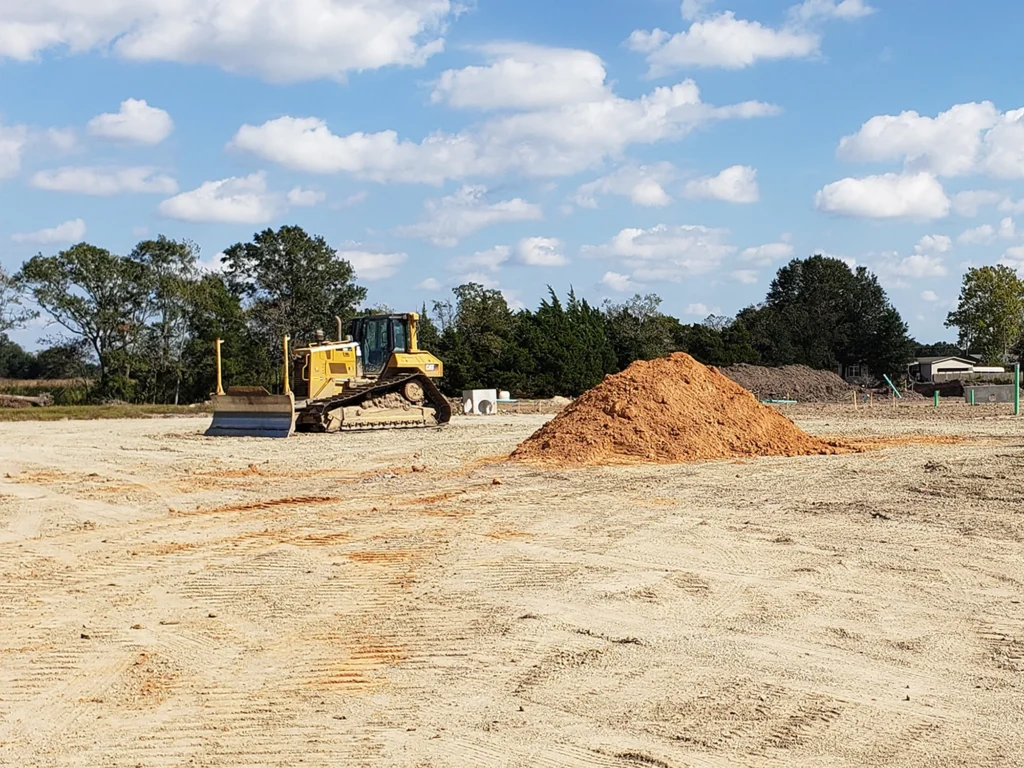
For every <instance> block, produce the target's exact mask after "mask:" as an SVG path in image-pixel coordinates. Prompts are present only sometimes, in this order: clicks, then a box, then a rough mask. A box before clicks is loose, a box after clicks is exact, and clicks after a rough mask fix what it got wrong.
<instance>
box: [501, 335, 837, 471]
mask: <svg viewBox="0 0 1024 768" xmlns="http://www.w3.org/2000/svg"><path fill="white" fill-rule="evenodd" d="M841 451H842V449H841V448H839V447H838V446H836V445H834V444H830V443H826V442H823V441H821V440H818V439H816V438H813V437H811V436H810V435H808V434H807V433H806V432H804V431H803V430H801V429H800V428H799V427H797V426H796V425H795V424H794V423H793V422H792V421H790V420H789V419H787V418H786V417H785V416H783V415H782V414H781V413H779V412H778V411H777V410H775V409H774V408H772V407H770V406H767V405H763V404H761V403H760V402H758V400H757V399H756V398H755V397H754V396H753V395H752V394H751V393H750V392H749V391H747V390H746V389H744V388H743V387H741V386H740V385H739V384H737V383H735V382H734V381H732V380H731V379H729V378H727V377H726V376H724V375H723V374H722V373H720V372H719V370H718V369H717V368H709V367H708V366H705V365H701V364H700V363H698V362H697V361H696V360H694V359H693V358H692V357H690V356H689V355H687V354H685V353H682V352H679V353H676V354H674V355H672V356H670V357H667V358H662V359H660V360H649V361H637V362H635V363H633V364H632V365H631V366H629V368H627V369H626V370H624V371H622V372H621V373H617V374H615V375H612V376H607V377H606V378H605V380H604V381H603V382H601V383H600V384H598V385H597V386H596V387H594V388H593V389H591V390H589V391H588V392H585V393H584V394H583V395H582V396H581V397H580V398H579V399H578V400H576V401H575V402H574V403H573V404H572V405H570V406H568V407H567V408H566V409H565V410H563V411H562V412H561V413H560V414H558V415H557V416H555V418H553V419H552V420H551V421H549V422H548V423H547V424H545V425H544V426H543V427H541V428H540V429H539V430H537V432H535V433H534V434H533V435H532V436H530V437H529V438H527V439H526V440H525V441H523V443H522V444H521V445H520V446H519V447H518V448H516V450H515V451H514V452H513V453H512V457H511V458H512V459H514V460H518V461H524V462H529V463H542V464H550V465H557V466H575V465H596V464H621V463H638V462H654V463H666V464H675V463H680V462H685V461H703V460H709V459H729V458H737V457H750V456H807V455H814V454H834V453H839V452H841Z"/></svg>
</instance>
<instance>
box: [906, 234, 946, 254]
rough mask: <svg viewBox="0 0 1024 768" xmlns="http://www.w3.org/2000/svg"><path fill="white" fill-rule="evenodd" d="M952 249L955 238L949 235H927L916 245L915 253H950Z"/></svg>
mask: <svg viewBox="0 0 1024 768" xmlns="http://www.w3.org/2000/svg"><path fill="white" fill-rule="evenodd" d="M951 250H953V240H952V238H950V237H949V236H948V235H925V236H924V237H922V238H921V239H920V240H919V241H918V243H917V245H915V246H914V253H949V252H950V251H951Z"/></svg>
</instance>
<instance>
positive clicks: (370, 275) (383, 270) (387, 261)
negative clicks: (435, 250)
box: [338, 250, 409, 281]
mask: <svg viewBox="0 0 1024 768" xmlns="http://www.w3.org/2000/svg"><path fill="white" fill-rule="evenodd" d="M338 256H340V257H341V258H343V259H345V260H346V261H348V262H349V263H350V264H351V265H352V268H353V269H354V270H355V273H356V276H357V277H358V278H359V279H360V280H367V281H374V280H386V279H387V278H389V277H394V275H396V274H398V270H399V268H400V267H401V266H402V265H403V264H404V263H405V262H406V261H407V260H408V258H409V256H408V255H407V254H404V253H371V252H369V251H359V250H345V251H342V250H339V251H338Z"/></svg>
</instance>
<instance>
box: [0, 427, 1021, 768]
mask: <svg viewBox="0 0 1024 768" xmlns="http://www.w3.org/2000/svg"><path fill="white" fill-rule="evenodd" d="M1004 413H1005V408H1004V409H1002V410H999V411H997V410H992V411H991V412H985V411H982V410H980V409H979V410H975V411H970V412H967V411H966V410H964V409H961V410H959V411H958V410H955V409H954V410H951V411H949V413H948V415H940V416H936V415H935V414H934V413H933V412H930V411H926V410H924V409H920V410H917V411H913V410H908V411H906V412H900V413H892V412H889V413H882V412H881V411H876V412H875V413H874V414H867V413H863V412H861V413H858V414H852V413H851V412H850V410H849V409H843V408H839V407H835V408H831V409H829V408H824V409H807V410H804V411H795V412H794V414H795V417H796V418H797V420H798V422H799V423H800V424H801V425H802V426H804V427H805V428H807V429H809V430H810V431H812V432H815V433H818V434H828V435H843V434H846V435H856V436H857V437H859V438H861V439H864V438H870V437H871V436H873V435H883V436H885V441H887V442H881V443H880V442H878V441H875V442H874V443H873V444H872V446H871V447H872V450H869V451H867V452H864V453H859V454H852V455H844V456H837V457H809V458H799V459H761V460H756V461H742V462H729V461H726V462H716V463H708V464H693V465H679V466H670V467H664V466H653V467H652V466H637V467H617V468H614V469H596V470H584V471H569V470H566V471H550V470H545V471H541V470H537V469H533V468H530V467H525V466H519V465H510V464H507V463H502V462H500V461H495V460H494V459H493V457H495V456H500V455H503V454H507V453H508V452H509V451H510V450H511V449H512V448H513V447H514V446H515V445H516V444H517V442H518V441H520V440H521V439H522V438H524V437H525V436H526V435H528V434H529V433H530V432H532V431H533V430H534V429H536V428H537V427H538V426H539V425H540V424H541V423H542V422H543V420H544V419H545V418H546V417H542V416H515V417H506V416H501V417H495V418H491V419H478V420H472V419H464V418H463V419H456V420H455V421H454V422H453V424H452V425H450V427H449V428H448V429H446V430H444V431H443V432H441V433H439V434H435V433H433V432H420V431H411V432H404V433H388V434H363V435H342V436H336V435H303V436H296V437H295V438H293V439H290V440H287V441H270V442H268V441H259V440H252V439H236V440H230V439H207V438H204V437H202V436H201V430H202V429H203V428H204V427H205V425H206V420H205V419H167V420H153V421H142V422H138V421H136V422H127V421H123V422H121V421H119V422H88V423H85V422H79V423H75V422H65V423H54V424H10V425H3V426H2V427H0V571H2V573H0V765H11V766H19V767H26V768H27V767H28V766H72V765H73V766H146V768H149V767H150V766H181V765H194V766H257V765H259V766H295V765H300V764H303V765H315V766H338V765H365V766H609V767H612V766H624V767H628V766H634V767H637V766H638V767H640V768H644V767H647V766H672V767H673V768H676V767H678V766H691V765H692V766H731V765H750V766H755V765H756V766H765V765H767V766H773V765H775V766H822V765H831V766H865V765H882V766H936V765H943V766H953V765H963V766H1012V765H1021V764H1024V740H1022V739H1021V738H1020V733H1021V732H1022V731H1024V603H1022V601H1024V513H1022V509H1024V507H1022V500H1024V498H1022V497H1024V492H1022V490H1021V469H1022V467H1024V438H1022V430H1024V423H1022V422H1015V421H1014V420H1013V419H1011V418H1007V417H1005V416H1003V415H999V414H1004ZM922 435H924V437H922ZM957 436H964V437H963V438H960V437H957ZM886 446H888V447H886Z"/></svg>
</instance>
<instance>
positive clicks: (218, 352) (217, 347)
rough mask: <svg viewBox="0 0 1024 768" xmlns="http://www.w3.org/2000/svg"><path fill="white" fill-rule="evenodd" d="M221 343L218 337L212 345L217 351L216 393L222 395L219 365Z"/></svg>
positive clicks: (222, 388) (222, 387)
mask: <svg viewBox="0 0 1024 768" xmlns="http://www.w3.org/2000/svg"><path fill="white" fill-rule="evenodd" d="M223 343H224V342H223V341H221V340H220V339H217V341H216V342H215V343H214V345H213V346H214V349H215V350H216V353H217V394H218V395H223V394H224V382H223V381H222V380H221V366H220V345H221V344H223Z"/></svg>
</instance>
